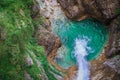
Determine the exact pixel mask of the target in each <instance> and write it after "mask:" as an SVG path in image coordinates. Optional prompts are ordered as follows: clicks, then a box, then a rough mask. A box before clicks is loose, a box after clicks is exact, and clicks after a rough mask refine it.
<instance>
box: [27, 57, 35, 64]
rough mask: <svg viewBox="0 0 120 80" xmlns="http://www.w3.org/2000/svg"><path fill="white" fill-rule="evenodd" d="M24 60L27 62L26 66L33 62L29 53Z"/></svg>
mask: <svg viewBox="0 0 120 80" xmlns="http://www.w3.org/2000/svg"><path fill="white" fill-rule="evenodd" d="M26 62H27V65H28V66H32V65H33V64H34V63H33V60H32V59H31V57H30V56H29V55H27V57H26Z"/></svg>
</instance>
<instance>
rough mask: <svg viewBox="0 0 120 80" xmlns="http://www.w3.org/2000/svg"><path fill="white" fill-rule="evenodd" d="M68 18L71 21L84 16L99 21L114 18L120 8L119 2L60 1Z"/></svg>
mask: <svg viewBox="0 0 120 80" xmlns="http://www.w3.org/2000/svg"><path fill="white" fill-rule="evenodd" d="M58 2H59V3H60V5H61V7H62V9H63V11H64V12H65V14H66V16H67V17H68V18H70V19H79V18H80V17H82V16H84V15H89V16H92V17H95V18H97V19H99V20H105V19H109V18H112V17H114V16H115V15H116V10H117V9H118V8H119V7H120V1H119V0H114V1H113V0H89V1H88V0H58Z"/></svg>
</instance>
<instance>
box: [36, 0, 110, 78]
mask: <svg viewBox="0 0 120 80" xmlns="http://www.w3.org/2000/svg"><path fill="white" fill-rule="evenodd" d="M37 1H38V3H39V4H40V9H41V11H40V12H41V14H43V15H44V16H45V17H47V18H48V19H49V20H50V22H51V29H52V32H53V33H54V34H56V35H57V36H58V37H59V38H60V40H61V43H62V46H61V48H59V50H58V52H57V55H56V57H55V62H56V63H57V64H58V65H59V66H61V67H63V68H66V69H68V68H69V67H71V66H74V65H78V74H77V79H75V80H89V74H90V73H89V63H88V62H87V61H89V60H93V59H95V58H96V57H98V56H99V54H100V53H101V51H102V49H103V47H104V44H105V43H106V41H107V37H108V31H107V29H106V28H105V27H104V25H103V24H101V23H100V22H99V21H97V20H96V19H93V18H88V19H85V20H82V21H71V20H69V19H68V18H67V17H66V16H65V15H64V13H63V11H62V10H61V8H60V5H59V3H57V0H37ZM86 59H87V60H86Z"/></svg>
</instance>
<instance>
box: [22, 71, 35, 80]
mask: <svg viewBox="0 0 120 80" xmlns="http://www.w3.org/2000/svg"><path fill="white" fill-rule="evenodd" d="M24 76H25V80H33V79H32V78H31V76H30V74H28V72H27V71H24Z"/></svg>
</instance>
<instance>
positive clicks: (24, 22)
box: [0, 0, 55, 80]
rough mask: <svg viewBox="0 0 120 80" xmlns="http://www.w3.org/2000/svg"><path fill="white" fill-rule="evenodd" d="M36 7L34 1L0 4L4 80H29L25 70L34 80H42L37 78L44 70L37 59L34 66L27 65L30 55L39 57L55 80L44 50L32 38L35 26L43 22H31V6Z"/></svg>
mask: <svg viewBox="0 0 120 80" xmlns="http://www.w3.org/2000/svg"><path fill="white" fill-rule="evenodd" d="M32 4H33V2H32V0H27V1H25V0H1V1H0V80H1V79H2V80H25V79H24V71H25V70H26V71H28V72H29V74H30V75H31V77H32V78H33V79H34V80H40V78H38V77H37V74H41V70H39V68H38V67H37V63H36V62H35V58H34V57H33V56H31V58H32V59H33V62H34V65H33V66H31V67H28V66H27V65H26V62H25V56H26V55H28V54H29V55H30V53H29V51H31V52H33V53H35V55H37V56H38V57H39V60H40V62H41V63H42V66H43V67H44V69H45V71H46V74H47V76H48V77H49V80H55V78H54V76H53V75H52V74H51V73H50V72H49V71H48V70H49V66H48V62H47V60H46V57H45V55H44V49H43V48H42V47H40V46H38V45H37V43H36V41H35V40H34V38H32V35H33V32H34V27H33V25H37V24H38V23H39V22H40V21H41V19H38V20H39V22H35V21H33V19H32V18H31V16H30V9H29V6H31V5H32ZM39 18H40V17H39Z"/></svg>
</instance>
